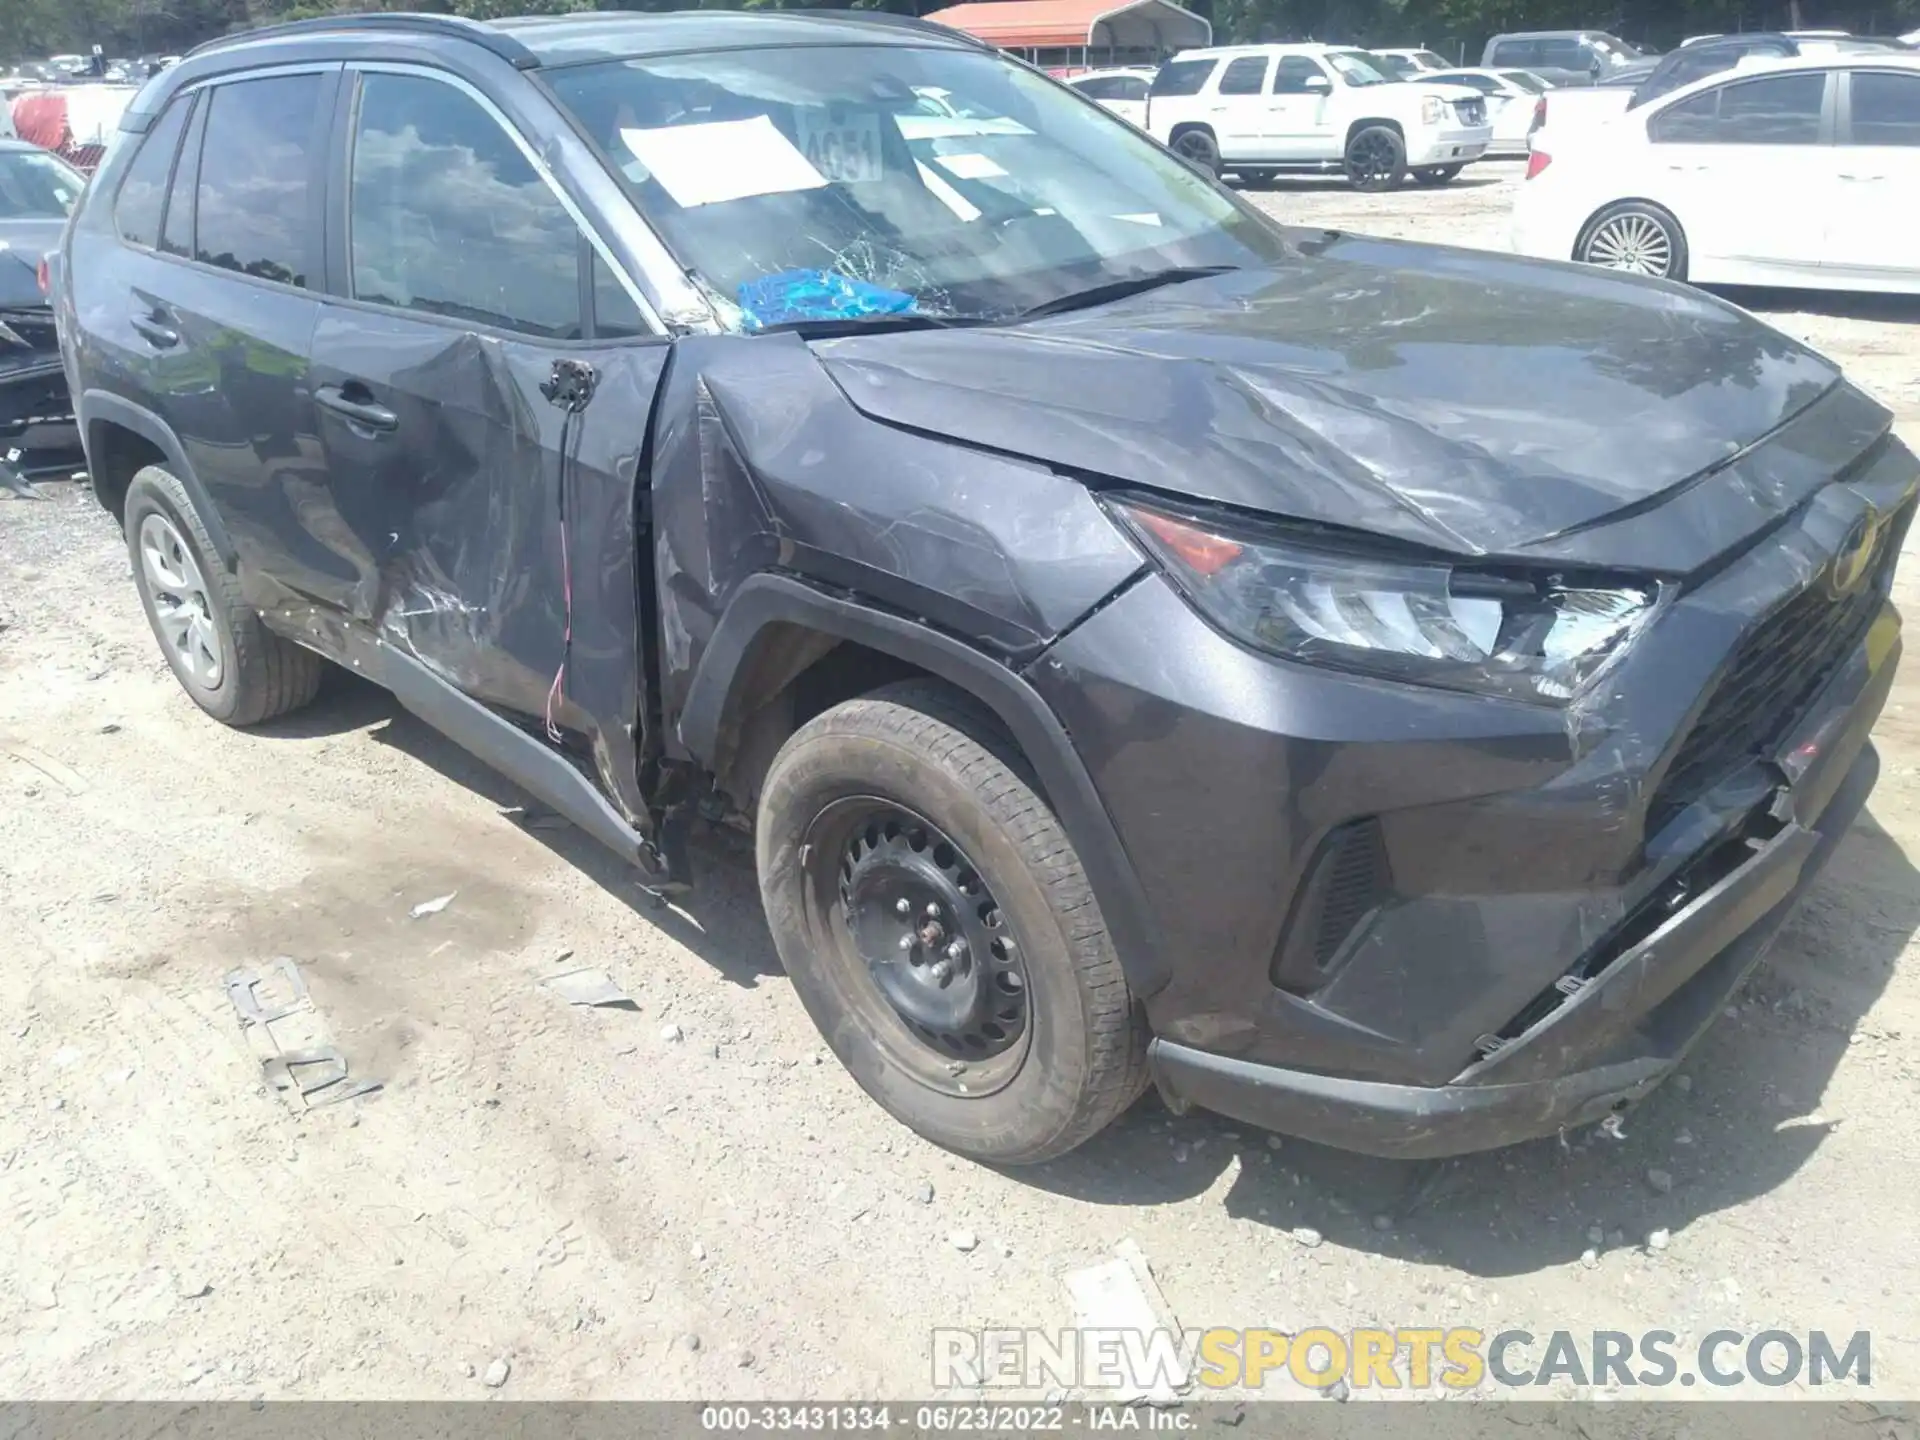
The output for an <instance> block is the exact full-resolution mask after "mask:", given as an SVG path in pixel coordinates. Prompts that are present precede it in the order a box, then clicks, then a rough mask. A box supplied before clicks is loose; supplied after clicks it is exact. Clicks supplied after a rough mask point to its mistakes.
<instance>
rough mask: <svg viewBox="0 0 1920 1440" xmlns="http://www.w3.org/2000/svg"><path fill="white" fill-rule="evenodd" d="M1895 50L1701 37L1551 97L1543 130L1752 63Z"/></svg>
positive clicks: (1644, 101)
mask: <svg viewBox="0 0 1920 1440" xmlns="http://www.w3.org/2000/svg"><path fill="white" fill-rule="evenodd" d="M1899 48H1900V47H1899V46H1898V45H1897V44H1896V43H1894V42H1893V41H1889V40H1873V39H1865V38H1861V37H1858V36H1852V35H1847V34H1844V33H1843V32H1832V33H1826V32H1819V33H1816V32H1808V31H1791V32H1786V31H1749V32H1748V33H1746V34H1741V35H1708V36H1701V37H1697V38H1696V39H1694V40H1692V41H1690V42H1689V43H1687V44H1685V45H1682V46H1681V47H1680V48H1679V49H1678V50H1675V51H1673V52H1672V53H1671V54H1668V55H1664V56H1662V57H1661V58H1660V59H1659V60H1658V61H1657V62H1653V63H1652V64H1651V67H1650V69H1649V70H1647V71H1646V72H1645V73H1643V74H1632V73H1630V69H1631V67H1629V68H1628V69H1622V70H1620V71H1617V72H1615V75H1614V77H1613V78H1612V79H1611V80H1609V81H1608V82H1607V83H1604V84H1600V85H1596V86H1592V87H1589V88H1584V89H1576V90H1570V91H1565V92H1562V93H1561V94H1558V95H1555V96H1553V97H1552V98H1551V99H1550V100H1549V101H1548V102H1547V116H1546V121H1545V123H1544V125H1543V127H1542V128H1543V129H1547V130H1551V131H1553V132H1554V133H1555V134H1556V135H1557V134H1561V133H1564V132H1565V131H1567V130H1568V129H1570V128H1573V127H1577V126H1588V125H1596V124H1599V123H1600V122H1601V121H1603V120H1608V119H1611V118H1613V117H1614V116H1616V115H1620V114H1623V113H1625V112H1627V111H1630V110H1637V109H1639V108H1641V107H1642V106H1644V105H1649V104H1651V103H1652V102H1653V101H1655V100H1658V99H1659V98H1660V97H1661V96H1663V95H1671V94H1672V93H1673V92H1674V91H1676V90H1678V89H1680V88H1681V87H1682V86H1684V85H1690V84H1692V83H1693V82H1694V81H1696V80H1704V79H1706V78H1707V77H1708V76H1710V75H1718V74H1721V73H1723V72H1724V71H1728V70H1733V69H1737V68H1738V67H1739V66H1740V65H1742V64H1743V63H1745V62H1746V61H1747V60H1749V59H1752V58H1761V59H1765V58H1769V57H1772V58H1784V57H1788V56H1794V55H1845V54H1880V53H1885V52H1887V51H1890V50H1898V49H1899ZM1623 84H1624V85H1625V86H1626V88H1625V89H1623V88H1622V85H1623Z"/></svg>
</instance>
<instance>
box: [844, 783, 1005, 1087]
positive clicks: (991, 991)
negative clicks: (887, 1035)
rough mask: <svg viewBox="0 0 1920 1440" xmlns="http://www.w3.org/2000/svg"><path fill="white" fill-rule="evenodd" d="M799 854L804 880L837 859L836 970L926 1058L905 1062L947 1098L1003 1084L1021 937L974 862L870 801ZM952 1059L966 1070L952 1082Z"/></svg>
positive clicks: (944, 839) (921, 822)
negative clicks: (865, 986)
mask: <svg viewBox="0 0 1920 1440" xmlns="http://www.w3.org/2000/svg"><path fill="white" fill-rule="evenodd" d="M807 843H808V846H809V847H810V850H809V859H808V862H807V863H808V866H809V868H810V869H814V870H818V869H820V868H821V867H825V866H829V865H831V864H832V863H833V857H834V856H836V855H837V856H838V857H839V874H838V877H837V879H838V886H839V904H840V915H839V924H838V925H835V926H831V927H829V929H830V933H831V934H832V935H833V936H834V938H835V940H836V942H837V943H838V944H839V945H840V946H842V947H844V948H845V949H846V950H847V951H848V952H850V953H847V954H845V955H843V956H841V957H840V960H841V963H843V964H847V965H849V966H850V967H851V968H853V969H856V970H864V971H865V973H866V975H867V977H868V978H869V979H870V980H871V981H872V984H873V988H874V990H875V992H876V993H877V998H878V999H879V1000H880V1001H882V1002H884V1003H885V1004H886V1005H887V1006H889V1007H890V1008H891V1009H892V1011H893V1013H894V1015H895V1016H896V1017H897V1018H898V1019H899V1020H900V1021H901V1022H902V1023H903V1024H904V1025H905V1026H906V1028H907V1030H908V1031H909V1032H911V1034H912V1035H913V1036H915V1037H916V1038H917V1039H918V1040H919V1041H920V1042H921V1044H922V1046H923V1047H924V1048H925V1050H926V1051H927V1052H928V1053H927V1054H924V1055H922V1054H918V1053H916V1052H913V1051H912V1050H911V1049H910V1048H909V1049H908V1050H907V1053H906V1054H904V1055H903V1057H902V1058H903V1059H905V1060H907V1062H908V1063H910V1064H912V1065H913V1067H914V1068H915V1069H916V1070H917V1071H918V1072H919V1073H920V1074H921V1076H922V1078H923V1079H924V1080H925V1081H926V1083H928V1084H930V1085H933V1086H935V1087H936V1088H940V1089H946V1090H950V1091H951V1092H952V1093H954V1094H956V1095H967V1094H976V1095H977V1094H983V1093H987V1091H988V1090H989V1089H990V1088H997V1087H998V1085H999V1084H1002V1083H1004V1081H1005V1077H1006V1076H1007V1075H1009V1074H1011V1073H1013V1072H1014V1071H1016V1070H1017V1069H1018V1068H1019V1061H1020V1059H1021V1058H1022V1054H1023V1047H1024V1042H1025V1041H1026V1039H1027V977H1026V972H1025V969H1024V967H1023V965H1022V963H1021V950H1020V942H1019V938H1018V937H1017V936H1016V935H1015V934H1014V933H1013V930H1012V927H1011V926H1010V925H1009V924H1008V923H1007V918H1006V914H1005V912H1004V911H1002V910H1001V908H1000V905H999V902H998V901H996V900H995V899H994V898H993V893H992V892H991V891H990V890H988V889H987V886H986V883H985V882H984V881H983V880H981V878H980V872H979V871H978V870H977V869H975V868H974V865H973V862H972V861H970V860H969V859H968V858H967V857H966V855H965V854H964V853H963V852H962V851H961V849H960V847H959V846H957V845H955V844H954V843H953V841H952V840H951V839H950V838H949V837H948V836H947V834H946V832H945V831H943V830H941V829H940V827H939V826H937V825H935V824H933V823H932V822H931V821H930V820H927V819H926V818H925V817H924V816H921V815H917V814H915V813H914V812H913V811H912V810H909V809H907V808H906V807H905V806H902V805H898V804H895V803H894V802H893V801H890V800H881V799H878V798H875V797H870V796H860V797H855V798H852V799H848V800H842V801H838V802H836V803H834V804H832V805H829V806H828V807H827V808H826V809H825V810H823V811H821V813H820V815H819V816H818V817H817V818H816V819H815V821H814V823H813V826H812V827H811V829H810V830H809V832H808V836H807ZM809 878H810V879H811V880H813V881H814V882H815V883H818V882H820V881H824V880H825V879H826V877H825V876H824V875H813V876H810V877H809ZM956 1060H958V1061H964V1062H966V1068H965V1069H964V1070H962V1071H961V1072H960V1074H959V1075H956V1074H955V1073H954V1066H953V1062H954V1061H956ZM963 1076H964V1077H965V1079H964V1081H963V1080H962V1077H963Z"/></svg>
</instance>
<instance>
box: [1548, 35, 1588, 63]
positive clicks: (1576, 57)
mask: <svg viewBox="0 0 1920 1440" xmlns="http://www.w3.org/2000/svg"><path fill="white" fill-rule="evenodd" d="M1593 62H1594V53H1593V51H1592V50H1591V49H1589V48H1588V47H1587V46H1585V45H1583V44H1581V43H1580V42H1579V41H1578V40H1542V41H1541V42H1540V63H1541V64H1542V65H1548V66H1551V67H1552V68H1553V69H1555V70H1586V69H1589V68H1591V67H1592V65H1593Z"/></svg>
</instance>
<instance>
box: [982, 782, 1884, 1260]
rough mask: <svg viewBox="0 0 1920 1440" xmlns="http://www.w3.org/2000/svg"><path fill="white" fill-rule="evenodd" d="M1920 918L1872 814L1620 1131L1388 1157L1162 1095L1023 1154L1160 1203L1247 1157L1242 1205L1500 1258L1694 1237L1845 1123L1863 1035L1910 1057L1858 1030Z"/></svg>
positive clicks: (1786, 1172)
mask: <svg viewBox="0 0 1920 1440" xmlns="http://www.w3.org/2000/svg"><path fill="white" fill-rule="evenodd" d="M1916 929H1920V872H1916V871H1915V870H1914V868H1913V866H1912V865H1911V864H1909V862H1908V861H1907V858H1906V856H1905V855H1904V854H1903V853H1902V851H1901V849H1900V848H1899V846H1898V845H1897V844H1896V843H1895V842H1894V840H1893V839H1892V838H1891V837H1889V836H1888V835H1887V834H1886V833H1885V832H1884V831H1883V830H1881V828H1880V827H1879V825H1878V824H1876V823H1875V822H1874V821H1873V820H1872V818H1871V816H1870V815H1868V816H1863V817H1862V819H1861V820H1860V822H1859V823H1858V824H1856V826H1855V827H1854V830H1853V831H1852V833H1851V834H1849V836H1848V837H1847V839H1846V840H1845V841H1844V842H1843V843H1842V845H1841V847H1840V849H1839V852H1838V853H1837V854H1836V855H1835V857H1834V860H1833V863H1832V865H1831V866H1830V867H1829V869H1828V871H1827V873H1826V874H1825V875H1824V876H1823V877H1822V879H1821V882H1820V883H1819V884H1818V885H1817V886H1816V887H1815V889H1814V891H1813V893H1812V894H1810V895H1809V896H1808V898H1807V901H1806V903H1805V905H1804V906H1803V907H1802V909H1801V910H1800V912H1799V913H1798V914H1797V915H1796V916H1795V918H1794V919H1793V920H1792V921H1790V922H1789V924H1788V926H1787V928H1786V930H1785V931H1784V932H1783V933H1782V935H1781V938H1780V940H1779V942H1778V943H1777V944H1776V946H1775V947H1774V950H1773V953H1772V954H1771V955H1770V956H1769V958H1768V960H1767V962H1766V963H1765V964H1764V965H1763V966H1762V967H1761V969H1760V970H1759V971H1758V972H1756V974H1755V975H1754V976H1753V977H1752V978H1751V979H1750V980H1749V981H1748V984H1747V986H1746V988H1745V989H1744V990H1743V991H1742V992H1741V993H1740V994H1739V995H1738V996H1736V997H1735V1000H1734V1002H1733V1003H1732V1004H1731V1005H1730V1007H1729V1008H1730V1010H1731V1014H1724V1015H1722V1017H1721V1018H1720V1019H1719V1020H1718V1021H1717V1022H1716V1024H1715V1026H1714V1028H1713V1029H1712V1030H1710V1031H1709V1032H1708V1033H1707V1035H1706V1036H1705V1037H1703V1038H1702V1040H1701V1042H1700V1044H1699V1045H1698V1046H1697V1047H1696V1048H1695V1050H1694V1051H1693V1053H1692V1054H1691V1055H1690V1056H1689V1057H1688V1059H1687V1061H1686V1063H1685V1065H1684V1066H1683V1068H1682V1071H1681V1073H1680V1075H1679V1076H1676V1077H1675V1079H1674V1080H1673V1081H1670V1082H1669V1083H1668V1084H1667V1085H1666V1086H1664V1087H1663V1088H1662V1089H1660V1090H1658V1091H1656V1092H1655V1093H1654V1094H1653V1095H1652V1096H1650V1097H1649V1098H1648V1099H1647V1100H1646V1101H1645V1102H1644V1103H1643V1104H1642V1105H1641V1106H1640V1107H1639V1108H1638V1109H1637V1110H1635V1111H1634V1112H1632V1113H1631V1114H1630V1115H1628V1116H1627V1117H1626V1121H1625V1124H1624V1126H1623V1127H1622V1130H1623V1134H1622V1138H1620V1139H1612V1138H1609V1137H1607V1136H1605V1135H1603V1134H1601V1133H1600V1132H1599V1130H1598V1129H1597V1128H1589V1129H1587V1130H1585V1131H1582V1132H1579V1133H1575V1134H1570V1135H1568V1136H1566V1137H1565V1139H1564V1141H1562V1140H1555V1139H1548V1140H1541V1141H1535V1142H1532V1143H1530V1144H1526V1145H1521V1146H1515V1147H1512V1148H1509V1149H1507V1150H1503V1151H1495V1152H1492V1153H1488V1154H1481V1155H1471V1156H1465V1157H1461V1158H1458V1159H1453V1160H1445V1161H1427V1162H1407V1161H1388V1160H1377V1159H1371V1158H1368V1157H1364V1156H1356V1155H1349V1154H1344V1153H1342V1152H1339V1151H1335V1150H1331V1149H1326V1148H1324V1147H1321V1146H1318V1145H1311V1144H1308V1143H1306V1142H1304V1141H1298V1140H1292V1139H1286V1138H1281V1139H1280V1140H1279V1142H1278V1148H1275V1146H1274V1144H1273V1143H1272V1142H1271V1141H1270V1139H1269V1137H1268V1136H1267V1135H1265V1134H1263V1133H1261V1132H1260V1131H1258V1130H1256V1129H1254V1128H1253V1127H1250V1126H1245V1125H1240V1124H1236V1123H1235V1122H1232V1121H1228V1120H1225V1119H1221V1118H1219V1117H1215V1116H1209V1115H1205V1114H1203V1113H1201V1112H1198V1111H1196V1112H1194V1113H1193V1114H1191V1115H1188V1116H1186V1117H1184V1118H1176V1117H1174V1116H1171V1115H1169V1114H1168V1112H1167V1111H1166V1110H1165V1108H1164V1107H1162V1106H1161V1105H1160V1103H1159V1101H1158V1099H1157V1098H1156V1097H1153V1096H1149V1097H1147V1098H1146V1099H1145V1100H1143V1101H1142V1102H1141V1103H1140V1104H1139V1105H1137V1106H1135V1107H1134V1109H1133V1110H1132V1111H1131V1112H1130V1113H1129V1114H1128V1115H1127V1116H1125V1117H1124V1118H1123V1119H1122V1120H1121V1121H1120V1123H1119V1124H1117V1125H1115V1126H1114V1127H1113V1128H1112V1129H1111V1130H1110V1131H1108V1132H1107V1133H1106V1134H1105V1135H1103V1136H1100V1137H1098V1138H1097V1139H1095V1140H1094V1141H1092V1142H1091V1143H1089V1144H1088V1145H1086V1146H1085V1147H1083V1148H1082V1149H1081V1150H1078V1151H1076V1152H1074V1153H1073V1154H1071V1155H1068V1156H1066V1157H1065V1158H1063V1159H1061V1160H1057V1161H1054V1162H1052V1163H1051V1164H1048V1165H1045V1166H1040V1167H1037V1168H1035V1169H1029V1170H1020V1171H1017V1172H1010V1174H1011V1176H1012V1178H1016V1179H1019V1180H1021V1181H1024V1182H1026V1183H1029V1184H1036V1185H1039V1186H1041V1187H1043V1188H1045V1189H1048V1190H1051V1191H1055V1192H1058V1193H1062V1194H1067V1195H1072V1196H1075V1197H1078V1198H1081V1199H1084V1200H1087V1201H1090V1202H1092V1203H1096V1204H1104V1205H1156V1204H1163V1203H1166V1202H1169V1201H1176V1200H1183V1199H1189V1198H1191V1197H1193V1196H1195V1195H1198V1194H1201V1193H1203V1192H1206V1191H1208V1190H1210V1189H1212V1188H1213V1187H1214V1186H1216V1185H1217V1184H1218V1183H1219V1181H1220V1179H1221V1177H1222V1175H1223V1174H1225V1173H1229V1172H1231V1175H1232V1179H1231V1183H1230V1188H1229V1189H1228V1191H1227V1194H1226V1201H1225V1203H1226V1208H1227V1210H1228V1213H1229V1214H1232V1215H1234V1216H1236V1217H1238V1218H1242V1219H1247V1220H1252V1221H1255V1222H1257V1223H1259V1224H1262V1225H1267V1226H1271V1227H1272V1228H1273V1229H1275V1230H1276V1231H1282V1232H1285V1231H1292V1230H1296V1229H1298V1228H1301V1227H1305V1228H1306V1229H1308V1230H1310V1231H1312V1232H1316V1233H1317V1235H1318V1236H1319V1237H1320V1238H1319V1239H1318V1240H1316V1239H1315V1238H1314V1236H1313V1235H1308V1236H1306V1237H1304V1238H1305V1241H1306V1242H1307V1243H1311V1244H1321V1243H1324V1245H1325V1246H1326V1247H1327V1248H1328V1249H1329V1250H1333V1249H1336V1248H1341V1247H1344V1248H1347V1249H1352V1250H1361V1251H1367V1252H1371V1253H1374V1254H1379V1255H1387V1256H1392V1257H1396V1258H1400V1259H1405V1260H1409V1261H1417V1262H1421V1263H1428V1264H1441V1265H1446V1266H1450V1267H1452V1268H1455V1269H1459V1270H1462V1271H1465V1272H1467V1273H1468V1274H1471V1275H1477V1276H1485V1277H1490V1278H1491V1277H1496V1276H1502V1275H1513V1274H1524V1273H1528V1272H1532V1271H1535V1270H1539V1269H1542V1268H1544V1267H1548V1266H1553V1265H1565V1264H1570V1263H1571V1264H1577V1263H1579V1261H1580V1257H1581V1252H1582V1251H1583V1250H1585V1249H1587V1248H1589V1247H1594V1248H1597V1249H1599V1250H1601V1251H1606V1250H1608V1249H1617V1248H1621V1247H1636V1246H1641V1245H1644V1244H1645V1243H1646V1241H1647V1237H1648V1236H1649V1235H1650V1234H1652V1233H1653V1232H1654V1231H1656V1230H1666V1231H1668V1232H1670V1236H1671V1244H1672V1245H1673V1246H1674V1247H1675V1248H1676V1249H1680V1248H1683V1247H1684V1245H1685V1243H1686V1241H1685V1231H1686V1227H1687V1226H1688V1224H1689V1223H1691V1222H1692V1221H1693V1220H1694V1219H1696V1218H1699V1217H1701V1216H1705V1215H1709V1214H1712V1213H1714V1212H1716V1211H1720V1210H1724V1209H1728V1208H1730V1207H1733V1206H1736V1205H1739V1204H1741V1203H1743V1202H1745V1201H1749V1200H1751V1199H1753V1198H1755V1197H1756V1196H1759V1195H1763V1194H1765V1193H1767V1192H1768V1191H1770V1190H1772V1189H1773V1188H1775V1187H1776V1186H1778V1185H1780V1184H1781V1183H1783V1182H1784V1181H1786V1180H1787V1179H1788V1178H1789V1177H1791V1176H1792V1175H1793V1174H1794V1173H1795V1172H1796V1171H1797V1170H1798V1169H1799V1168H1800V1167H1801V1166H1802V1165H1803V1164H1804V1163H1805V1162H1806V1161H1807V1160H1808V1159H1809V1158H1810V1157H1811V1156H1812V1154H1813V1153H1814V1151H1815V1150H1817V1149H1818V1148H1819V1146H1820V1144H1821V1142H1822V1141H1823V1140H1824V1139H1825V1138H1826V1136H1827V1135H1828V1133H1829V1132H1830V1131H1831V1130H1832V1129H1834V1128H1835V1127H1836V1126H1838V1125H1844V1124H1845V1123H1846V1119H1845V1117H1844V1116H1843V1115H1841V1116H1835V1115H1830V1114H1827V1113H1823V1112H1822V1111H1821V1110H1820V1108H1819V1105H1820V1101H1821V1098H1822V1096H1823V1095H1824V1093H1825V1091H1826V1088H1827V1085H1828V1082H1829V1081H1830V1080H1831V1078H1832V1076H1833V1073H1834V1071H1835V1069H1836V1068H1837V1067H1838V1065H1839V1064H1840V1060H1841V1057H1842V1056H1843V1055H1845V1054H1846V1053H1847V1052H1848V1050H1849V1049H1850V1043H1849V1042H1850V1038H1852V1039H1853V1041H1854V1045H1853V1046H1852V1047H1851V1048H1855V1049H1856V1051H1857V1054H1856V1057H1855V1060H1854V1062H1853V1063H1857V1064H1865V1065H1869V1066H1887V1067H1891V1066H1893V1065H1894V1064H1895V1063H1896V1062H1895V1060H1894V1059H1893V1058H1892V1057H1891V1056H1881V1055H1880V1054H1879V1051H1880V1050H1881V1048H1882V1042H1881V1041H1880V1040H1879V1038H1878V1037H1875V1036H1872V1035H1862V1036H1855V1035H1854V1032H1855V1030H1856V1028H1857V1026H1858V1024H1859V1022H1860V1020H1861V1017H1862V1016H1864V1015H1865V1014H1866V1013H1867V1011H1868V1010H1869V1009H1871V1007H1872V1006H1873V1004H1874V1002H1875V1001H1876V1000H1877V999H1878V997H1879V995H1880V993H1881V991H1882V990H1883V989H1884V988H1885V986H1886V983H1887V981H1888V979H1889V978H1890V977H1891V975H1892V972H1893V967H1894V965H1895V964H1896V963H1897V962H1898V960H1899V958H1900V955H1901V953H1902V951H1903V950H1904V948H1905V946H1906V944H1907V941H1908V938H1909V937H1910V936H1911V935H1912V934H1913V933H1914V932H1915V931H1916ZM1890 1078H1891V1077H1890ZM1595 1227H1598V1229H1597V1231H1595ZM1590 1231H1595V1233H1598V1234H1600V1235H1601V1236H1602V1237H1603V1238H1602V1239H1601V1241H1600V1242H1599V1244H1598V1245H1597V1246H1595V1242H1594V1240H1593V1239H1592V1237H1591V1235H1590V1233H1589V1232H1590Z"/></svg>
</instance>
